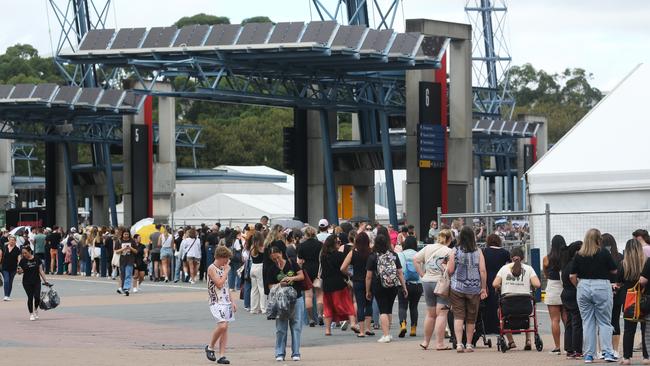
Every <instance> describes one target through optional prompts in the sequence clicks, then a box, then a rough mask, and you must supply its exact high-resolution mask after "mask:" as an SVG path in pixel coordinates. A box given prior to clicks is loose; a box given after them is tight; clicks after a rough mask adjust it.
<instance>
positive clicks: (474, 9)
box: [465, 0, 515, 119]
mask: <svg viewBox="0 0 650 366" xmlns="http://www.w3.org/2000/svg"><path fill="white" fill-rule="evenodd" d="M465 12H466V13H467V17H468V19H469V21H470V24H471V25H472V30H473V33H474V34H473V35H472V39H473V41H474V42H473V44H474V48H473V50H472V71H473V74H474V82H473V92H474V117H475V118H505V119H511V117H512V112H513V110H514V104H515V101H514V99H513V97H512V94H511V93H510V86H509V85H508V72H509V69H510V63H511V61H512V57H510V51H509V48H508V42H507V40H506V38H505V35H504V31H505V26H506V15H507V13H508V7H507V6H506V0H467V3H466V6H465Z"/></svg>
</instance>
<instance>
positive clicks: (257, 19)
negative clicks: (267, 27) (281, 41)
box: [241, 16, 273, 25]
mask: <svg viewBox="0 0 650 366" xmlns="http://www.w3.org/2000/svg"><path fill="white" fill-rule="evenodd" d="M248 23H273V21H272V20H271V18H269V17H262V16H259V17H251V18H246V19H244V20H242V21H241V24H242V25H243V24H248Z"/></svg>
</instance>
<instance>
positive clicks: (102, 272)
mask: <svg viewBox="0 0 650 366" xmlns="http://www.w3.org/2000/svg"><path fill="white" fill-rule="evenodd" d="M106 264H107V263H106V248H104V246H102V247H101V253H100V255H99V275H100V276H102V277H106V268H107V266H106Z"/></svg>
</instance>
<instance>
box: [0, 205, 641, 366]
mask: <svg viewBox="0 0 650 366" xmlns="http://www.w3.org/2000/svg"><path fill="white" fill-rule="evenodd" d="M479 226H480V225H479ZM479 231H480V232H479V233H477V226H476V225H473V226H464V225H462V222H461V223H460V225H459V223H457V222H454V223H453V224H452V225H450V226H447V225H441V227H438V226H437V223H436V224H434V223H432V224H431V227H430V230H429V232H428V234H429V235H428V237H427V238H424V239H425V240H423V241H424V243H425V245H423V246H422V245H420V241H418V238H417V237H416V233H415V228H414V227H412V226H405V227H403V228H400V230H399V231H398V230H395V228H393V227H392V226H390V225H388V226H382V225H379V224H377V225H371V224H370V223H365V222H362V223H356V224H352V223H343V224H341V225H340V226H334V225H330V224H329V223H328V222H327V220H325V219H323V220H320V222H319V223H318V226H317V227H311V226H304V227H300V228H283V227H281V226H279V225H275V226H271V225H269V221H268V218H267V217H263V218H262V219H261V220H260V222H259V223H257V224H255V225H246V226H244V227H243V228H225V229H223V230H222V228H221V226H220V225H219V224H218V223H217V224H215V225H213V226H212V227H207V226H205V225H202V226H201V227H198V228H193V227H185V228H182V229H180V230H176V231H175V232H174V231H172V229H171V228H169V227H166V226H156V230H155V232H154V233H153V234H150V235H149V237H148V240H147V242H149V244H148V245H145V244H143V240H142V239H143V238H141V236H140V235H139V234H135V235H132V234H131V232H130V230H129V229H128V228H122V227H120V228H115V229H110V228H97V227H88V228H85V229H84V230H77V229H76V228H71V229H70V230H68V231H67V232H64V230H63V229H62V228H60V227H54V228H52V229H49V228H46V229H41V228H35V229H34V230H33V231H30V232H27V231H25V232H24V233H21V234H22V235H10V234H8V233H7V232H6V231H5V232H3V235H2V236H1V237H0V244H1V245H0V263H1V264H2V275H3V276H2V279H3V282H4V300H5V301H10V300H11V292H12V283H13V278H14V276H15V274H16V273H23V276H22V279H23V287H24V289H25V292H26V294H27V297H28V310H29V313H30V320H36V319H38V301H39V293H40V285H41V281H42V282H44V283H47V279H46V276H47V275H49V274H55V273H56V274H59V275H60V274H68V275H76V274H81V275H90V276H99V275H100V272H104V271H106V273H107V275H108V276H110V277H111V278H112V279H114V280H116V283H117V287H118V288H117V292H118V293H120V294H123V295H124V296H129V294H130V293H137V292H139V291H140V290H141V289H140V286H139V285H140V284H141V283H142V282H143V281H144V280H145V279H146V278H147V276H148V278H149V280H151V281H162V282H170V281H173V282H179V281H183V282H187V283H188V284H190V285H193V284H195V283H197V282H201V281H204V279H205V281H206V282H207V289H208V294H209V300H210V301H209V303H210V312H211V314H212V315H213V317H214V318H215V322H216V327H215V330H214V333H213V336H212V338H211V340H210V342H209V344H208V345H207V346H206V347H205V352H206V356H207V358H208V359H210V360H212V361H216V362H218V363H220V364H228V363H229V362H230V361H229V360H228V359H227V358H226V356H225V349H226V343H227V332H228V325H229V323H230V322H231V321H233V320H234V314H235V312H236V311H237V307H236V303H235V301H233V300H234V299H235V298H238V299H241V300H243V305H244V306H243V307H244V310H245V311H248V312H250V313H251V314H264V315H265V317H266V319H268V320H274V321H275V328H276V331H275V332H276V344H275V358H276V360H277V361H283V360H285V358H286V357H287V353H286V346H287V342H288V337H289V333H290V335H291V354H290V357H291V359H292V360H294V361H299V360H300V358H301V352H300V345H301V341H300V340H301V332H302V328H303V326H309V327H316V326H319V327H322V329H323V333H324V335H325V336H330V335H331V334H332V331H333V329H336V328H340V329H341V330H347V329H351V330H352V332H353V333H355V334H356V336H357V337H360V338H362V337H372V336H375V331H380V332H381V334H380V335H379V337H378V339H377V341H378V342H380V343H389V342H391V341H393V334H395V335H397V337H399V338H402V337H406V335H407V334H408V335H409V336H410V337H418V336H422V337H423V339H422V341H421V342H420V344H419V345H420V348H421V349H423V350H427V349H429V348H433V349H436V350H449V349H451V347H449V346H448V345H447V344H445V335H446V334H447V333H449V337H450V338H451V339H452V340H453V341H452V344H454V345H455V350H456V351H457V352H458V353H465V352H474V348H475V346H476V342H477V340H478V338H479V336H480V335H481V334H498V333H499V331H500V327H502V323H501V322H500V319H499V316H498V314H499V313H498V311H499V304H500V302H499V299H500V298H505V297H508V296H511V295H527V296H530V295H531V294H532V291H533V290H535V289H537V288H540V287H541V286H542V280H544V282H545V289H544V290H545V292H544V294H545V296H544V304H545V305H546V306H547V307H548V312H549V315H550V320H551V334H552V337H553V343H554V344H553V348H552V350H551V351H550V352H551V353H552V354H555V355H561V354H565V355H566V357H567V358H570V359H582V360H584V362H586V363H591V362H593V361H594V360H595V359H598V358H601V359H604V360H605V361H607V362H614V361H618V360H619V354H618V352H617V351H618V349H619V343H620V339H621V336H620V335H621V330H620V321H621V319H620V318H621V312H622V307H623V302H624V299H625V293H626V292H627V290H628V289H631V288H635V286H645V285H646V284H647V282H648V279H650V262H648V261H647V259H646V258H647V257H648V256H650V236H649V235H648V232H647V231H646V230H642V229H639V230H636V231H634V233H632V237H631V238H630V239H629V240H628V241H627V242H626V244H625V250H624V251H623V252H622V251H621V250H619V247H618V245H617V243H616V240H615V239H614V238H613V237H612V236H611V235H609V234H606V233H605V234H601V233H600V231H598V230H596V229H591V230H589V231H588V232H587V233H586V234H585V237H584V240H583V241H576V242H573V243H570V244H569V245H567V243H566V242H565V239H564V238H563V237H562V236H560V235H556V236H555V237H553V239H552V243H551V245H550V247H551V250H550V251H549V253H548V255H547V256H546V257H544V258H543V262H542V274H543V278H541V277H540V276H538V274H537V273H536V272H535V270H534V269H533V267H532V266H530V265H528V264H526V263H525V261H526V258H525V253H524V251H523V250H522V248H520V247H514V248H512V249H511V250H509V251H508V250H506V249H505V248H503V247H502V244H503V242H504V237H503V236H502V235H500V234H499V233H498V232H495V233H492V234H490V235H486V236H485V245H484V246H483V247H482V248H481V247H479V245H478V244H477V239H478V238H480V237H481V235H482V229H480V227H479ZM77 263H78V264H79V265H78V266H77V265H76V264H77ZM285 290H286V291H285ZM422 297H424V302H425V304H426V313H425V314H424V330H423V332H422V333H421V334H418V329H417V325H418V319H419V315H420V314H419V310H418V304H419V302H420V300H421V298H422ZM395 300H397V303H398V322H397V324H398V327H397V331H394V329H393V328H392V324H393V319H392V318H393V307H394V303H395ZM285 303H287V304H290V311H288V312H278V308H280V309H282V306H284V305H283V304H285ZM479 319H480V321H479ZM477 323H480V325H481V326H480V328H481V329H477ZM562 325H563V326H564V337H562V334H561V332H562ZM645 328H646V327H645V323H643V322H641V332H642V334H643V336H642V339H643V342H642V347H641V348H642V355H643V358H642V362H643V364H650V359H649V358H648V352H647V349H646V340H645ZM636 332H637V322H635V321H631V320H627V319H626V320H624V327H623V337H622V338H623V342H622V343H623V355H622V357H621V358H620V362H621V364H630V363H631V359H632V355H633V353H632V352H633V348H634V337H635V334H636ZM505 336H506V338H507V344H506V345H505V346H506V347H507V348H508V349H515V348H517V344H516V342H515V340H514V339H513V336H512V334H510V333H508V334H505ZM597 338H598V339H597ZM432 342H433V343H432ZM562 343H563V347H562ZM597 345H599V347H600V351H597ZM523 349H524V350H531V349H532V341H531V339H530V334H529V333H526V336H525V343H524V347H523ZM217 353H218V357H217Z"/></svg>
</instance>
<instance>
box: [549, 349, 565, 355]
mask: <svg viewBox="0 0 650 366" xmlns="http://www.w3.org/2000/svg"><path fill="white" fill-rule="evenodd" d="M549 354H552V355H561V354H562V351H560V349H559V348H556V349H554V350H552V351H549Z"/></svg>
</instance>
